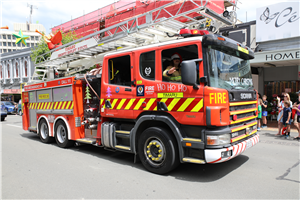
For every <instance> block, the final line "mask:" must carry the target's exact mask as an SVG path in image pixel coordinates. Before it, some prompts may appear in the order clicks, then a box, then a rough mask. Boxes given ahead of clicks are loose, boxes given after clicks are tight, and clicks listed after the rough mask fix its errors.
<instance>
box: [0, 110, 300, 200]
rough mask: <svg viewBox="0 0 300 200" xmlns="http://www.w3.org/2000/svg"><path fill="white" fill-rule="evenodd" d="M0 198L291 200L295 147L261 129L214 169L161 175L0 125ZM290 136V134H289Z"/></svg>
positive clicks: (295, 189)
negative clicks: (240, 152) (238, 152)
mask: <svg viewBox="0 0 300 200" xmlns="http://www.w3.org/2000/svg"><path fill="white" fill-rule="evenodd" d="M0 125H1V126H2V127H1V130H2V134H1V135H2V176H1V178H2V190H1V191H2V199H20V198H22V199H56V198H59V199H90V198H93V199H102V198H105V199H108V198H115V199H117V198H137V199H144V198H147V199H150V198H151V199H157V198H160V199H181V198H193V199H207V198H214V199H233V198H235V199H299V197H300V194H299V183H300V182H299V142H297V141H293V140H284V139H280V138H276V137H274V134H275V132H274V131H270V130H267V131H261V132H260V134H261V142H260V143H259V144H257V145H256V146H254V147H253V148H250V149H249V150H247V151H246V152H245V153H244V154H243V155H241V156H238V157H236V158H235V159H233V160H230V161H228V162H226V163H221V164H214V165H196V164H181V165H180V166H179V167H178V168H177V169H176V170H174V171H173V172H171V173H170V174H168V175H164V176H161V175H156V174H152V173H150V172H148V171H146V170H145V169H144V168H143V166H142V164H141V163H138V164H134V163H133V155H131V154H125V153H120V152H110V151H106V150H103V149H102V148H97V147H94V146H88V145H85V146H79V147H73V148H70V149H61V148H59V147H57V146H56V145H55V143H53V144H43V143H41V142H40V140H39V137H38V136H36V135H35V134H33V133H28V132H26V131H24V130H22V128H21V117H20V116H13V115H9V116H8V117H7V119H6V121H4V122H1V123H0ZM293 136H296V133H293Z"/></svg>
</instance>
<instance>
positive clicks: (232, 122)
mask: <svg viewBox="0 0 300 200" xmlns="http://www.w3.org/2000/svg"><path fill="white" fill-rule="evenodd" d="M255 118H257V116H253V117H248V118H245V119H240V120H237V121H231V123H230V124H236V123H239V122H244V121H247V120H250V119H255Z"/></svg>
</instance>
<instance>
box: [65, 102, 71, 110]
mask: <svg viewBox="0 0 300 200" xmlns="http://www.w3.org/2000/svg"><path fill="white" fill-rule="evenodd" d="M70 104H71V101H68V104H67V107H66V109H70V108H69V106H70Z"/></svg>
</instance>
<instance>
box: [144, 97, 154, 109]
mask: <svg viewBox="0 0 300 200" xmlns="http://www.w3.org/2000/svg"><path fill="white" fill-rule="evenodd" d="M155 100H156V99H150V100H149V101H148V103H147V106H146V108H144V110H149V109H150V108H151V106H152V104H153V103H154V102H155Z"/></svg>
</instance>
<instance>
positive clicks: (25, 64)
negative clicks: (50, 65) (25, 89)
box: [24, 61, 27, 77]
mask: <svg viewBox="0 0 300 200" xmlns="http://www.w3.org/2000/svg"><path fill="white" fill-rule="evenodd" d="M24 74H25V77H27V61H25V62H24Z"/></svg>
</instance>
